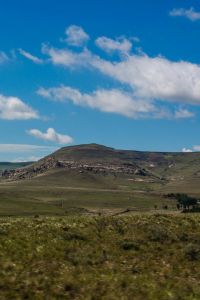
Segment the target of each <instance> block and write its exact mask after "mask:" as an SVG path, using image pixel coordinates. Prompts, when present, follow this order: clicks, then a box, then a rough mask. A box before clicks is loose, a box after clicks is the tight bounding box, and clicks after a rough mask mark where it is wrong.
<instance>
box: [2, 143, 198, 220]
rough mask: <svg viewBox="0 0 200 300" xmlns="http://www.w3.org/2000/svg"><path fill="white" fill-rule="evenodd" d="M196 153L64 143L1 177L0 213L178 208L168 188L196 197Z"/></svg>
mask: <svg viewBox="0 0 200 300" xmlns="http://www.w3.org/2000/svg"><path fill="white" fill-rule="evenodd" d="M199 176H200V153H167V152H140V151H130V150H117V149H113V148H109V147H105V146H102V145H97V144H89V145H78V146H70V147H63V148H61V149H59V150H58V151H56V152H54V153H52V154H51V155H49V156H47V157H44V158H43V159H41V160H39V161H38V162H34V163H32V164H30V165H27V166H25V167H24V166H23V167H21V168H18V169H15V170H14V169H13V170H6V171H4V172H3V174H2V176H1V177H0V215H5V214H6V215H7V214H9V215H13V214H14V215H19V214H20V215H24V214H35V213H36V214H37V213H39V214H61V215H62V214H65V213H66V212H68V211H69V210H71V209H75V210H76V209H78V210H82V209H83V210H84V209H86V210H89V211H93V212H98V211H101V212H106V213H110V212H111V211H112V212H114V211H116V212H119V211H123V210H126V209H131V210H135V211H137V210H145V211H149V210H152V209H153V210H154V207H155V206H156V207H158V209H161V210H162V208H163V207H165V206H167V207H168V209H169V210H175V209H176V203H175V202H174V201H172V200H171V199H167V198H166V197H165V195H166V194H167V193H170V192H176V193H179V192H181V193H183V192H184V193H187V194H189V195H193V196H195V197H200V189H199V181H200V177H199Z"/></svg>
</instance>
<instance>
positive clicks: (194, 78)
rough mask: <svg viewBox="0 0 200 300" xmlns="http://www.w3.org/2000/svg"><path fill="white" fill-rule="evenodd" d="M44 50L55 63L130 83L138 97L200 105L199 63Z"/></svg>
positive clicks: (146, 57)
mask: <svg viewBox="0 0 200 300" xmlns="http://www.w3.org/2000/svg"><path fill="white" fill-rule="evenodd" d="M43 52H44V53H45V54H47V55H49V56H50V60H51V62H52V63H53V64H55V65H61V66H65V67H78V66H81V67H90V68H91V67H92V68H95V69H97V70H98V71H100V72H102V73H103V74H105V75H106V76H109V77H111V78H113V79H114V80H117V81H119V82H120V83H122V84H126V85H128V86H129V87H130V88H131V89H132V90H133V92H134V95H135V97H136V98H142V99H154V100H164V101H165V100H166V101H171V102H180V103H188V104H200V66H199V65H197V64H194V63H190V62H186V61H178V62H174V61H170V60H168V59H167V58H164V57H161V56H157V57H150V56H148V55H146V54H144V53H143V54H132V55H128V56H127V57H126V58H125V59H123V60H120V61H118V62H112V61H108V60H105V59H101V58H100V57H98V56H96V55H94V54H92V53H91V52H90V51H89V50H84V51H82V52H80V53H77V52H73V51H70V50H67V49H56V48H52V47H48V46H44V48H43Z"/></svg>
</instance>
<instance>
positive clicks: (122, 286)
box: [0, 214, 200, 300]
mask: <svg viewBox="0 0 200 300" xmlns="http://www.w3.org/2000/svg"><path fill="white" fill-rule="evenodd" d="M0 266H1V268H0V299H2V300H3V299H6V300H7V299H12V300H13V299H16V300H17V299H34V300H35V299H36V300H37V299H52V300H53V299H84V300H87V299H88V300H89V299H95V300H96V299H107V300H112V299H124V300H126V299H141V300H143V299H151V300H155V299H162V300H165V299H166V300H167V299H174V300H177V299H181V300H184V299H185V300H186V299H187V300H191V299H200V286H199V280H200V216H199V215H182V214H180V215H176V216H171V215H134V216H127V217H89V216H78V215H77V216H66V217H37V218H30V217H29V218H28V217H24V218H22V217H19V218H14V217H12V218H8V217H7V218H1V219H0Z"/></svg>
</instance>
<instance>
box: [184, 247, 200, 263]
mask: <svg viewBox="0 0 200 300" xmlns="http://www.w3.org/2000/svg"><path fill="white" fill-rule="evenodd" d="M185 257H186V258H187V259H188V260H191V261H194V260H199V259H200V248H199V246H197V245H196V244H189V245H187V246H186V248H185Z"/></svg>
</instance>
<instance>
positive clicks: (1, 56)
mask: <svg viewBox="0 0 200 300" xmlns="http://www.w3.org/2000/svg"><path fill="white" fill-rule="evenodd" d="M9 60H10V59H9V57H8V55H7V54H6V53H5V52H3V51H0V64H3V63H5V62H8V61H9Z"/></svg>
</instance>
